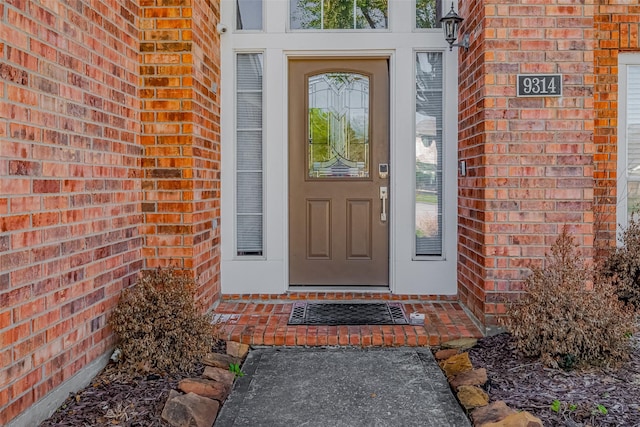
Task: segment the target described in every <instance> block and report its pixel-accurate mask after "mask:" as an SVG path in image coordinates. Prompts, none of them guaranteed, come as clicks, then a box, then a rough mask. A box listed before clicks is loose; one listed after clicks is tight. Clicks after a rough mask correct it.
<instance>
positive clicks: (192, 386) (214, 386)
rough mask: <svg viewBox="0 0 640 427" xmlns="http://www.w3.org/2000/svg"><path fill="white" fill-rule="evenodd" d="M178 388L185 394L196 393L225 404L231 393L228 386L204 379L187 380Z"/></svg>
mask: <svg viewBox="0 0 640 427" xmlns="http://www.w3.org/2000/svg"><path fill="white" fill-rule="evenodd" d="M178 388H179V389H180V390H182V391H183V392H185V393H195V394H197V395H198V396H202V397H208V398H209V399H215V400H217V401H219V402H224V400H225V399H226V398H227V395H228V394H229V391H230V387H229V386H228V385H227V384H224V383H220V382H217V381H212V380H207V379H204V378H186V379H184V380H182V381H180V382H179V383H178Z"/></svg>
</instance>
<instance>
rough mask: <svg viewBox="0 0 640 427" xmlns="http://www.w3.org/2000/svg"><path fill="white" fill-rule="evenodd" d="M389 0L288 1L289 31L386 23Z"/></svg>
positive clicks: (364, 26)
mask: <svg viewBox="0 0 640 427" xmlns="http://www.w3.org/2000/svg"><path fill="white" fill-rule="evenodd" d="M387 2H388V0H290V21H289V22H290V24H289V25H290V28H291V29H292V30H361V29H381V28H382V29H384V28H387V26H388V4H387Z"/></svg>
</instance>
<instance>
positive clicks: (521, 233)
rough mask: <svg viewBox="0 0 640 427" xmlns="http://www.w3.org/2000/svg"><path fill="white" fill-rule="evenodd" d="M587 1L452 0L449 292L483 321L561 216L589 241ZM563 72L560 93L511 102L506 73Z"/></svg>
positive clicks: (538, 254) (533, 260) (515, 286)
mask: <svg viewBox="0 0 640 427" xmlns="http://www.w3.org/2000/svg"><path fill="white" fill-rule="evenodd" d="M593 3H594V0H586V1H585V0H569V1H566V0H544V1H538V2H535V3H531V2H528V1H524V0H518V1H511V2H508V3H505V2H501V1H492V0H488V1H485V2H484V4H482V5H478V2H471V1H463V2H462V5H461V8H460V10H461V15H462V16H468V17H473V18H470V19H468V20H467V21H466V22H465V23H464V26H463V31H467V32H470V33H471V34H472V46H471V50H470V51H469V52H467V53H465V52H461V53H460V61H461V64H460V70H463V71H462V74H461V76H460V117H459V119H460V129H459V131H460V138H459V139H460V143H459V157H460V159H461V160H465V161H466V162H467V169H468V174H467V176H466V177H461V178H460V179H459V188H460V190H459V191H460V193H459V194H460V199H459V222H460V226H459V291H460V296H461V299H462V301H463V302H465V303H466V304H467V306H468V307H469V308H470V309H471V310H472V311H473V313H474V314H475V315H476V316H477V317H478V318H479V319H480V320H481V321H483V322H484V323H486V324H494V323H495V322H496V316H499V315H500V314H502V313H503V312H504V301H505V300H507V299H510V298H513V297H515V296H517V295H518V293H519V292H520V291H521V290H522V285H523V279H524V278H525V277H526V276H527V275H528V274H529V267H530V266H532V265H540V264H541V263H542V261H543V259H544V255H545V253H546V252H547V251H548V249H549V246H550V245H551V244H552V243H553V241H554V240H555V238H556V236H557V235H558V233H559V232H560V231H561V228H562V227H563V226H564V225H565V224H567V225H568V226H569V228H570V231H571V232H572V233H573V234H574V235H575V237H576V241H577V243H579V244H580V245H581V246H582V247H583V248H584V249H586V251H587V255H590V254H591V251H590V250H589V248H591V247H592V245H593V232H592V229H593V222H594V218H593V214H592V204H593V203H592V202H593V185H594V179H593V174H594V170H593V154H594V153H593V151H594V147H593V141H592V137H593V46H594V36H593V33H594V31H593V14H594V6H593ZM528 73H561V74H563V82H564V92H563V96H562V97H560V98H517V97H516V75H517V74H528Z"/></svg>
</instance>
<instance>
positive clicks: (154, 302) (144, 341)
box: [110, 269, 215, 373]
mask: <svg viewBox="0 0 640 427" xmlns="http://www.w3.org/2000/svg"><path fill="white" fill-rule="evenodd" d="M195 294H196V283H195V281H194V280H193V279H192V278H190V277H186V276H183V275H180V274H178V273H176V272H175V271H174V270H173V269H157V270H154V271H151V272H149V273H148V274H145V275H144V276H143V277H141V278H140V279H139V280H138V282H137V283H136V284H135V286H133V287H131V288H129V289H126V290H125V291H124V292H123V293H122V296H121V298H120V301H119V302H118V305H117V306H116V308H115V310H114V312H113V315H112V316H111V319H110V323H111V325H112V327H113V330H114V331H115V333H116V334H117V336H118V340H119V343H118V346H119V347H120V349H121V350H122V354H123V361H122V363H123V369H124V370H127V371H129V372H148V371H154V372H167V373H177V372H184V373H190V372H192V371H193V370H194V369H195V365H196V363H197V362H199V361H200V360H201V358H202V357H203V356H204V355H205V354H206V353H207V352H210V351H211V348H212V346H213V344H214V343H215V338H214V326H212V324H211V317H210V316H208V315H205V314H203V311H202V310H201V307H200V306H199V305H198V304H197V303H196V301H195Z"/></svg>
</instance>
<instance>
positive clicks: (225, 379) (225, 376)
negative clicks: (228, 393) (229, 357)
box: [202, 366, 235, 388]
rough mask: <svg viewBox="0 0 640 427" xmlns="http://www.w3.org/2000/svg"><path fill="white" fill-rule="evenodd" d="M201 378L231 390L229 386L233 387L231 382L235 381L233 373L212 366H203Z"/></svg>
mask: <svg viewBox="0 0 640 427" xmlns="http://www.w3.org/2000/svg"><path fill="white" fill-rule="evenodd" d="M202 376H203V377H205V378H207V379H210V380H213V381H218V382H220V383H223V384H225V385H226V386H227V387H229V388H231V386H232V385H233V380H234V379H235V375H234V373H233V372H231V371H230V370H228V369H222V368H214V367H213V366H205V367H204V373H203V374H202Z"/></svg>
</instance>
